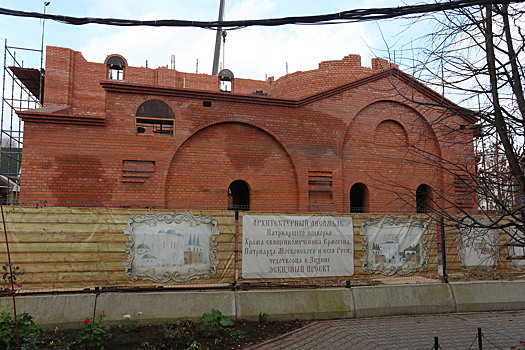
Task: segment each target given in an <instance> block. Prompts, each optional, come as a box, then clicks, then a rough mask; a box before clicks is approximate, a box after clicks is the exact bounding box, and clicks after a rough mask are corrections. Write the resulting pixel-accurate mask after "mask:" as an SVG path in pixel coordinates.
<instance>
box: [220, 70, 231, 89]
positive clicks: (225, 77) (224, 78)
mask: <svg viewBox="0 0 525 350" xmlns="http://www.w3.org/2000/svg"><path fill="white" fill-rule="evenodd" d="M219 83H220V89H221V91H222V92H232V85H233V73H232V71H231V70H229V69H223V70H221V71H220V72H219Z"/></svg>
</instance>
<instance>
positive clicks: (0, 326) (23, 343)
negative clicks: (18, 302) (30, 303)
mask: <svg viewBox="0 0 525 350" xmlns="http://www.w3.org/2000/svg"><path fill="white" fill-rule="evenodd" d="M16 321H17V324H18V339H19V341H20V347H21V348H22V349H27V350H32V349H35V350H36V349H40V348H41V347H40V346H41V345H42V337H41V332H40V329H39V328H38V326H37V325H36V324H35V322H34V321H33V317H32V316H31V315H29V314H28V313H23V314H20V315H17V317H16ZM17 348H18V346H17V344H16V330H15V318H14V317H13V316H12V315H11V314H9V313H7V312H0V349H6V350H11V349H17Z"/></svg>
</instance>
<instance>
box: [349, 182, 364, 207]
mask: <svg viewBox="0 0 525 350" xmlns="http://www.w3.org/2000/svg"><path fill="white" fill-rule="evenodd" d="M367 211H368V188H367V187H366V185H365V184H363V183H360V182H359V183H356V184H354V185H353V186H352V188H351V189H350V212H351V213H366V212H367Z"/></svg>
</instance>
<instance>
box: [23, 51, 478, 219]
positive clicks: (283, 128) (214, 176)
mask: <svg viewBox="0 0 525 350" xmlns="http://www.w3.org/2000/svg"><path fill="white" fill-rule="evenodd" d="M219 75H220V76H219V77H217V76H212V75H207V74H191V73H183V72H179V71H176V70H172V69H168V68H167V67H160V68H157V69H150V68H143V67H130V66H128V64H127V62H126V60H125V58H124V57H121V56H119V55H110V56H108V58H107V59H106V61H105V62H100V63H93V62H87V61H86V60H85V59H84V57H83V56H82V54H81V53H80V52H76V51H72V50H69V49H65V48H59V47H48V48H47V64H46V71H45V89H44V91H45V94H44V102H45V103H44V107H43V108H40V109H36V110H29V111H23V112H19V115H20V116H21V118H22V119H23V120H24V127H25V130H24V145H23V155H24V156H23V164H22V167H23V169H22V177H21V194H20V204H21V205H60V206H62V205H66V206H107V207H152V208H201V209H226V208H232V207H237V208H246V209H247V208H249V209H250V210H264V211H335V212H349V211H362V210H363V211H367V212H387V211H398V212H401V211H403V212H406V211H414V212H415V211H416V207H417V209H418V210H419V211H423V210H426V209H428V208H429V207H432V206H435V205H436V203H435V202H437V203H439V204H441V205H446V203H447V202H450V203H453V204H459V205H460V206H462V207H463V208H465V209H467V210H470V209H474V208H475V201H474V200H473V199H472V198H471V197H470V193H469V191H467V190H466V188H465V185H464V184H463V183H462V180H461V179H462V177H461V171H462V170H469V169H470V170H472V169H474V152H473V145H472V135H471V133H470V132H469V130H472V123H473V119H471V118H468V117H462V116H456V115H446V114H445V113H444V112H443V110H440V109H439V108H435V107H433V106H435V105H436V104H440V103H445V104H452V103H451V102H450V101H448V100H446V99H444V98H443V97H442V96H441V95H439V94H437V93H436V92H435V91H433V90H431V89H429V88H427V87H426V86H424V85H423V84H421V83H419V82H417V81H415V80H414V79H413V78H412V77H411V76H409V75H407V74H406V73H404V72H402V71H400V70H399V69H398V68H397V66H396V65H395V64H391V63H388V62H387V61H386V60H383V59H373V60H372V67H371V68H367V67H362V66H361V58H360V56H358V55H349V56H346V57H344V58H343V59H342V60H339V61H328V62H321V63H320V64H319V68H318V69H315V70H311V71H306V72H295V73H292V74H288V75H286V76H284V77H282V78H280V79H277V80H274V79H273V78H270V79H268V80H267V81H257V80H249V79H241V78H239V77H235V76H233V74H231V72H229V71H226V70H225V71H223V72H222V73H221V74H219ZM221 80H222V81H221ZM221 89H223V90H224V89H226V90H228V91H221ZM416 101H417V103H416ZM420 102H422V103H420Z"/></svg>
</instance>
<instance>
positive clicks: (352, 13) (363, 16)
mask: <svg viewBox="0 0 525 350" xmlns="http://www.w3.org/2000/svg"><path fill="white" fill-rule="evenodd" d="M524 1H525V0H453V1H443V2H439V3H432V4H421V5H408V6H398V7H386V8H369V9H355V10H348V11H343V12H337V13H331V14H325V15H313V16H292V17H280V18H268V19H255V20H233V21H192V20H177V19H165V20H145V21H143V20H133V19H118V18H99V17H73V16H64V15H53V14H49V13H39V12H26V11H20V10H11V9H7V8H0V15H6V16H15V17H29V18H39V19H48V20H53V21H56V22H60V23H65V24H71V25H86V24H102V25H112V26H149V27H196V28H206V29H216V28H218V27H220V28H223V29H225V30H226V29H227V30H232V29H240V28H244V27H250V26H282V25H289V24H338V23H348V22H364V21H373V20H382V19H391V18H396V17H404V16H411V15H422V14H425V13H431V12H439V11H447V10H454V9H459V8H464V7H470V6H476V5H486V4H510V3H519V2H524Z"/></svg>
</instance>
